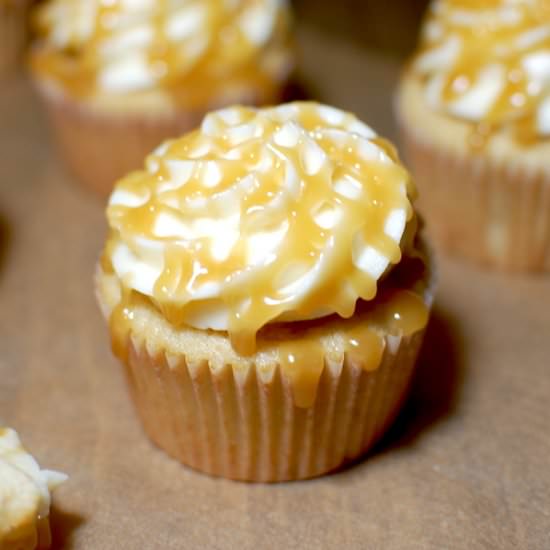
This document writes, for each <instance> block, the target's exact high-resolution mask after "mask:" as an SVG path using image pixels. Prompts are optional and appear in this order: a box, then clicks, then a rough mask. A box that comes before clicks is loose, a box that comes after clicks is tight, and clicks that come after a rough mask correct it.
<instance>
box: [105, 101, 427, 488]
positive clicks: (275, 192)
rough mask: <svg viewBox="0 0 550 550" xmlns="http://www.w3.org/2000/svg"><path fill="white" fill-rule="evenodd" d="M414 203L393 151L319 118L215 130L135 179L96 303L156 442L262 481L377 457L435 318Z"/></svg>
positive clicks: (195, 136) (112, 208)
mask: <svg viewBox="0 0 550 550" xmlns="http://www.w3.org/2000/svg"><path fill="white" fill-rule="evenodd" d="M414 196H415V191H414V186H413V184H412V182H411V180H410V178H409V175H408V173H407V171H406V170H405V169H404V167H403V166H402V165H401V163H400V162H399V159H398V157H397V154H396V152H395V150H394V148H393V146H392V145H391V144H389V142H387V141H385V140H383V139H382V138H380V137H378V136H377V135H376V134H375V133H374V131H373V130H371V129H370V128H369V127H368V126H366V125H365V124H363V123H362V122H360V121H359V120H358V119H357V118H356V117H355V116H353V115H351V114H348V113H345V112H343V111H340V110H338V109H335V108H332V107H328V106H325V105H319V104H316V103H307V102H305V103H291V104H285V105H281V106H278V107H273V108H265V109H254V108H244V107H231V108H226V109H223V110H219V111H216V112H213V113H210V114H209V115H207V116H206V117H205V119H204V120H203V122H202V125H201V126H200V128H199V129H197V130H195V131H193V132H191V133H189V134H187V135H184V136H183V137H181V138H179V139H175V140H172V141H168V142H166V143H164V144H163V145H161V146H160V147H159V148H157V149H156V150H155V151H154V152H153V153H152V154H151V155H150V156H149V157H148V159H147V161H146V167H145V169H144V170H142V171H137V172H133V173H131V174H130V175H128V176H127V177H126V178H123V179H121V180H120V181H119V182H118V183H117V184H116V186H115V189H114V191H113V193H112V195H111V197H110V200H109V205H108V208H107V217H108V222H109V227H110V235H109V238H108V240H107V244H106V246H105V250H104V253H103V255H102V258H101V261H100V264H99V267H98V272H97V277H96V289H97V295H98V300H99V303H100V306H101V308H102V311H103V313H104V315H105V317H106V318H107V319H108V321H109V328H110V332H111V337H112V345H113V350H114V352H115V354H116V355H117V357H118V358H119V359H120V360H121V362H122V363H123V364H124V365H125V367H126V372H127V378H128V382H129V385H130V389H131V393H132V396H133V398H134V401H135V404H136V406H137V410H138V412H139V414H140V416H141V419H142V421H143V424H144V427H145V430H146V431H147V433H148V434H149V436H150V437H151V438H152V440H153V441H154V442H155V443H157V444H158V445H159V446H160V447H162V448H163V449H165V450H166V451H167V452H168V453H169V454H170V455H171V456H173V457H175V458H177V459H179V460H180V461H182V462H183V463H184V464H187V465H189V466H192V467H193V468H196V469H198V470H201V471H204V472H207V473H210V474H213V475H219V476H224V477H229V478H233V479H241V480H249V481H283V480H292V479H301V478H308V477H313V476H317V475H321V474H323V473H325V472H328V471H330V470H333V469H335V468H337V467H339V466H341V465H342V464H344V463H345V462H346V461H349V460H353V459H355V458H357V457H358V456H360V455H361V454H363V453H364V452H365V451H366V450H368V449H369V448H370V447H372V445H373V444H374V442H375V441H377V440H378V438H379V437H380V436H381V435H382V433H383V432H384V430H385V429H386V428H387V426H388V425H389V423H390V422H391V421H392V419H393V418H394V417H395V414H396V413H397V411H398V409H399V406H400V404H401V403H402V401H403V399H404V397H405V395H406V391H407V388H408V385H409V381H410V379H411V375H412V373H413V369H414V364H415V360H416V355H417V352H418V349H419V346H420V343H421V341H422V336H423V334H424V329H425V327H426V323H427V320H428V316H429V309H430V305H431V301H432V295H433V271H432V268H431V265H430V261H429V255H428V254H427V253H426V250H425V247H424V245H423V244H422V241H421V240H420V239H419V232H418V225H417V218H416V215H415V212H414V208H413V200H414Z"/></svg>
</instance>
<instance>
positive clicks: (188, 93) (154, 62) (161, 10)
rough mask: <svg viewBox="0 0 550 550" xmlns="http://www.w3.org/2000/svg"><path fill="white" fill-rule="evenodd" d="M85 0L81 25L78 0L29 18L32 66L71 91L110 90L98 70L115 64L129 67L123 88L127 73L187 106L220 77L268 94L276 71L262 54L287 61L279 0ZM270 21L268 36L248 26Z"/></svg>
mask: <svg viewBox="0 0 550 550" xmlns="http://www.w3.org/2000/svg"><path fill="white" fill-rule="evenodd" d="M85 1H86V2H92V4H91V6H93V7H95V10H93V13H94V21H93V24H92V25H91V29H88V32H86V31H83V29H85V28H86V24H84V23H83V22H82V18H83V17H85V15H84V12H86V10H85V9H84V7H85V6H84V7H83V5H82V2H84V0H51V1H50V2H49V3H46V5H45V7H44V8H42V9H41V10H40V11H38V12H37V13H38V15H37V18H36V20H37V27H38V30H39V34H40V35H41V36H42V37H43V47H41V48H38V49H36V51H34V52H33V59H32V62H33V66H34V68H35V70H36V71H37V72H38V73H42V74H45V75H47V76H50V77H53V78H54V79H55V80H56V81H58V82H60V83H62V85H63V87H64V89H66V90H67V91H68V92H69V93H70V94H72V95H73V96H75V97H79V98H84V97H87V96H90V95H93V94H95V93H101V92H109V91H111V90H110V89H109V87H110V86H111V84H109V79H107V78H105V74H106V73H109V74H111V73H113V72H115V71H118V72H124V71H127V72H128V76H127V79H128V82H125V83H124V89H126V90H127V91H133V88H132V86H133V84H132V79H133V78H134V79H137V81H136V83H135V89H136V91H140V90H142V89H143V88H150V87H152V86H155V87H157V86H158V87H159V88H161V89H164V90H166V91H167V92H169V93H170V94H171V96H172V98H173V99H174V101H175V102H176V103H177V104H180V105H182V106H184V107H188V108H193V107H198V106H204V105H208V104H212V103H214V102H215V100H216V98H217V97H218V96H219V95H220V84H223V86H224V89H229V88H236V89H244V90H250V89H252V90H255V91H256V93H259V94H261V95H262V97H274V93H275V90H276V88H277V87H278V86H279V85H280V82H279V80H280V78H283V75H277V74H274V72H273V71H274V69H273V67H267V66H266V63H265V59H264V58H266V57H267V56H278V57H279V58H280V59H281V60H283V61H282V62H280V63H279V65H288V66H290V62H289V45H288V36H289V33H288V27H289V20H288V19H289V18H288V12H287V9H286V4H285V2H283V1H282V0H280V1H279V0H255V1H252V2H250V1H243V0H237V1H236V2H233V3H232V4H228V3H227V2H226V1H222V0H207V1H202V2H183V1H182V2H179V3H178V2H174V1H173V0H155V1H154V2H149V3H148V2H145V5H139V4H138V5H136V6H134V7H128V5H127V4H126V5H125V3H124V1H123V0H85ZM89 8H90V5H89V6H88V9H89ZM182 18H184V19H182ZM254 18H256V19H257V23H254V22H253V19H254ZM248 20H250V21H248ZM269 20H272V22H271V25H270V26H268V27H266V29H265V32H266V33H268V36H262V35H261V33H262V32H263V31H259V33H260V34H259V35H258V32H257V31H256V32H255V31H253V30H252V29H254V28H260V27H259V26H260V25H266V23H265V22H266V21H269ZM245 21H248V23H246V25H245ZM178 25H179V27H180V30H178ZM251 33H252V34H251ZM60 36H64V37H65V39H64V40H63V41H62V43H61V44H59V43H58V42H59V40H60V39H59V37H60ZM56 40H57V41H58V42H56ZM285 59H286V61H284V60H285ZM117 63H118V65H117ZM136 65H138V67H137V68H136V67H135V66H136ZM272 65H273V63H272ZM277 70H278V69H277ZM283 70H284V71H286V70H287V69H286V68H283ZM136 72H137V76H136V75H135V73H136ZM143 72H145V74H146V75H147V76H146V82H145V83H144V82H142V79H143V78H144V77H143ZM132 75H133V76H132ZM278 77H280V78H278ZM117 82H118V79H117ZM116 86H117V87H118V86H120V84H119V83H118V84H117V85H116ZM114 91H115V92H116V91H117V90H116V89H115V90H114Z"/></svg>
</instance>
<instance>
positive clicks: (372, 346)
mask: <svg viewBox="0 0 550 550" xmlns="http://www.w3.org/2000/svg"><path fill="white" fill-rule="evenodd" d="M385 347H386V341H385V340H384V338H383V337H382V336H380V334H378V333H377V332H375V331H374V330H373V329H372V328H371V327H358V328H355V329H353V330H350V331H349V332H347V333H346V350H347V355H348V357H349V359H350V361H351V362H352V363H353V364H354V365H361V367H362V368H363V370H366V371H367V372H369V371H374V370H376V369H377V368H378V367H379V366H380V363H381V362H382V356H383V355H384V349H385Z"/></svg>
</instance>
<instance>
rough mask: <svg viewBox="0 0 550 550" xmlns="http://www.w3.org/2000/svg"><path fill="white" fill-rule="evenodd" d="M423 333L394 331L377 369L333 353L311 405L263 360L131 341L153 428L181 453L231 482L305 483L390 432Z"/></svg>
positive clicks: (135, 376) (136, 393)
mask: <svg viewBox="0 0 550 550" xmlns="http://www.w3.org/2000/svg"><path fill="white" fill-rule="evenodd" d="M422 337H423V333H422V332H419V333H416V334H415V335H413V336H412V337H407V338H399V337H394V336H388V337H387V346H386V352H385V355H384V358H383V361H382V364H381V366H380V367H379V368H378V369H377V370H376V371H373V372H367V371H364V370H362V369H361V368H359V367H356V366H354V365H352V364H350V363H349V362H348V361H347V360H345V361H344V362H343V364H340V365H338V364H334V363H331V362H330V361H328V360H326V363H325V369H324V371H323V374H322V376H321V379H320V382H319V386H318V389H317V394H316V399H315V402H314V404H313V406H312V407H311V408H307V409H306V408H300V407H297V406H296V405H295V403H294V398H293V394H292V387H291V385H290V383H289V381H288V380H287V379H286V378H285V376H284V375H282V373H281V369H280V368H279V367H277V368H276V369H275V370H274V371H273V372H272V374H271V376H270V377H269V379H268V380H266V376H265V374H263V373H261V372H260V370H259V369H258V368H256V367H255V366H253V367H251V368H249V369H248V371H247V372H246V373H243V372H238V371H236V370H234V369H233V368H232V367H231V366H230V365H226V366H224V367H223V368H221V369H217V370H213V369H212V368H211V367H210V366H209V365H208V363H207V362H206V361H205V362H202V363H200V364H195V365H190V364H188V363H187V361H186V360H185V358H179V359H174V358H167V357H166V356H165V355H164V354H163V353H150V352H149V351H148V350H147V346H146V345H144V344H140V343H137V342H133V341H132V339H131V338H129V341H128V346H129V354H128V361H127V363H126V373H127V378H128V382H129V385H130V390H131V394H132V397H133V400H134V402H135V405H136V407H137V410H138V413H139V416H140V418H141V420H142V423H143V426H144V428H145V431H146V432H147V434H148V435H149V437H150V438H151V439H152V440H153V441H154V442H155V443H156V444H157V445H158V446H159V447H161V448H162V449H164V450H165V451H166V452H167V453H168V454H169V455H170V456H172V457H173V458H176V459H177V460H179V461H181V462H182V463H184V464H186V465H188V466H190V467H192V468H195V469H197V470H200V471H202V472H205V473H208V474H211V475H214V476H222V477H226V478H230V479H236V480H246V481H263V482H275V481H285V480H296V479H304V478H311V477H315V476H319V475H321V474H323V473H326V472H329V471H331V470H334V469H336V468H338V467H339V466H341V465H343V464H345V463H346V462H348V461H352V460H354V459H356V458H357V457H359V456H361V455H362V454H363V453H365V452H366V451H367V450H368V449H369V448H371V447H372V445H373V444H374V443H375V442H376V441H377V440H378V439H379V438H380V436H381V435H382V434H383V433H384V431H385V430H386V428H387V427H388V425H389V424H390V423H391V422H392V420H393V419H394V418H395V416H396V414H397V412H398V410H399V408H400V406H401V404H402V402H403V400H404V398H405V396H406V394H407V389H408V387H409V383H410V380H411V376H412V373H413V370H414V364H415V361H416V358H417V354H418V350H419V347H420V344H421V342H422Z"/></svg>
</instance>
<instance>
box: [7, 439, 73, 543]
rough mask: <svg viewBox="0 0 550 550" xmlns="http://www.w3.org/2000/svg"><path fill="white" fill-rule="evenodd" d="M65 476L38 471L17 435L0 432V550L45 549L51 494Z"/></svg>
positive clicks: (48, 471) (47, 537) (48, 533)
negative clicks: (0, 549)
mask: <svg viewBox="0 0 550 550" xmlns="http://www.w3.org/2000/svg"><path fill="white" fill-rule="evenodd" d="M66 479H67V476H66V475H65V474H60V473H58V472H52V471H50V470H41V469H40V467H39V466H38V464H37V462H36V460H35V459H34V458H33V457H32V456H31V455H30V454H28V453H27V452H26V451H25V449H23V447H22V445H21V441H20V440H19V437H18V436H17V433H16V432H15V431H13V430H10V429H7V428H0V504H1V506H0V548H2V550H34V549H35V548H40V549H45V548H49V546H50V542H51V537H50V526H49V522H48V516H49V512H50V501H51V494H50V493H51V491H53V490H54V489H55V488H56V487H57V486H59V485H60V484H61V483H63V482H64V481H65V480H66Z"/></svg>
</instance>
